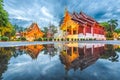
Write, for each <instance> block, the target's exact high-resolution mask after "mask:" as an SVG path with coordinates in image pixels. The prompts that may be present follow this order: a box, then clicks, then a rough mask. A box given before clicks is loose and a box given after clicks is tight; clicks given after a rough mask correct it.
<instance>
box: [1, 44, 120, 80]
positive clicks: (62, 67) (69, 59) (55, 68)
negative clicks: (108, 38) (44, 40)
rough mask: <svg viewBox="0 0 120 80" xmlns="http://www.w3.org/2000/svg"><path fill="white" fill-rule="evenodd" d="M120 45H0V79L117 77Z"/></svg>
mask: <svg viewBox="0 0 120 80" xmlns="http://www.w3.org/2000/svg"><path fill="white" fill-rule="evenodd" d="M119 56H120V45H111V44H99V43H77V42H76V43H75V42H74V43H64V44H62V43H55V44H44V45H42V44H39V45H29V46H16V47H14V46H13V47H0V79H1V80H120V57H119Z"/></svg>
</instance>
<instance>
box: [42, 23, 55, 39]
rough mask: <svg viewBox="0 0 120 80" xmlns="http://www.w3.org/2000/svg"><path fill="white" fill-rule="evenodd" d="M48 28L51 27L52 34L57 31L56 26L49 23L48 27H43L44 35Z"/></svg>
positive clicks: (45, 35)
mask: <svg viewBox="0 0 120 80" xmlns="http://www.w3.org/2000/svg"><path fill="white" fill-rule="evenodd" d="M50 29H51V31H52V33H53V35H54V34H55V33H57V27H56V26H55V25H49V26H48V27H44V28H43V32H44V33H45V34H44V37H47V33H48V31H50Z"/></svg>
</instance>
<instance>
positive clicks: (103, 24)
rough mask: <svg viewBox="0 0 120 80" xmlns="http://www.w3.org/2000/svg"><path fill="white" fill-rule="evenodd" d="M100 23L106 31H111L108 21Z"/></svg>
mask: <svg viewBox="0 0 120 80" xmlns="http://www.w3.org/2000/svg"><path fill="white" fill-rule="evenodd" d="M100 25H101V26H103V27H104V28H105V30H106V31H110V26H109V23H108V22H101V23H100Z"/></svg>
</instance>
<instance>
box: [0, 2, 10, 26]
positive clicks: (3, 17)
mask: <svg viewBox="0 0 120 80" xmlns="http://www.w3.org/2000/svg"><path fill="white" fill-rule="evenodd" d="M3 6H4V5H3V0H0V27H2V26H7V24H6V23H8V22H9V19H8V13H7V12H6V11H5V10H4V9H3Z"/></svg>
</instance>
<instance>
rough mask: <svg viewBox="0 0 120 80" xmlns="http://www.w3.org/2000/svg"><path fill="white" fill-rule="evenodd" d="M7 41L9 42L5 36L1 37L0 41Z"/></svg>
mask: <svg viewBox="0 0 120 80" xmlns="http://www.w3.org/2000/svg"><path fill="white" fill-rule="evenodd" d="M8 40H9V38H8V37H7V36H2V37H1V41H8Z"/></svg>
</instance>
